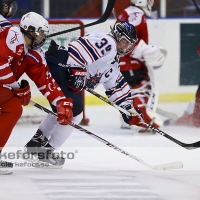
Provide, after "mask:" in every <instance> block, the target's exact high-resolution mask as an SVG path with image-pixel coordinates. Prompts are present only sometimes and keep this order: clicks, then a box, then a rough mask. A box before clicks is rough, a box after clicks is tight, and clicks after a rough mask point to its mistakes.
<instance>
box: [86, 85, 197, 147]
mask: <svg viewBox="0 0 200 200" xmlns="http://www.w3.org/2000/svg"><path fill="white" fill-rule="evenodd" d="M84 89H85V90H86V91H88V92H89V93H91V94H93V95H95V96H96V97H98V98H99V99H101V100H103V101H105V102H106V103H108V104H110V105H111V106H113V107H115V108H116V109H118V110H120V111H121V112H123V113H125V114H126V115H129V116H130V115H131V113H130V112H128V111H127V110H125V109H123V108H122V107H120V106H118V105H116V104H115V103H113V102H111V101H110V100H109V99H107V98H105V97H103V96H101V95H100V94H98V93H97V92H95V91H93V90H92V89H90V88H88V87H86V86H85V87H84ZM144 124H145V125H146V126H147V127H149V128H150V129H152V130H154V131H156V132H157V133H159V134H160V135H162V136H164V137H166V138H167V139H169V140H171V141H172V142H175V143H176V144H178V145H180V146H182V147H183V148H185V149H188V150H191V149H196V148H199V147H200V141H198V142H194V143H191V144H186V143H183V142H181V141H179V140H177V139H175V138H173V137H171V136H170V135H168V134H166V133H165V132H163V131H161V130H160V129H158V128H155V127H154V126H152V125H150V124H148V123H146V122H144Z"/></svg>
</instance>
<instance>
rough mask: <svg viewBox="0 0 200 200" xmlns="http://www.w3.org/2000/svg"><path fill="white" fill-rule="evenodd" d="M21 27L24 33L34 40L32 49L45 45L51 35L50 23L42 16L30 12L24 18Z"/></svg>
mask: <svg viewBox="0 0 200 200" xmlns="http://www.w3.org/2000/svg"><path fill="white" fill-rule="evenodd" d="M20 27H21V29H22V30H23V33H24V34H25V35H27V36H28V37H29V38H30V39H32V45H31V48H32V49H37V48H40V47H42V46H43V45H44V43H45V41H46V37H47V35H48V34H49V23H48V21H47V20H46V19H44V18H43V17H42V16H41V15H39V14H37V13H35V12H30V13H27V14H25V15H24V16H22V19H21V21H20Z"/></svg>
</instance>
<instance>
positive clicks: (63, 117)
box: [56, 98, 73, 125]
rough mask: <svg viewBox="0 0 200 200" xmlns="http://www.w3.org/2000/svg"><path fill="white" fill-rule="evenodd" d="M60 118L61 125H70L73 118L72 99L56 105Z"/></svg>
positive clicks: (61, 101)
mask: <svg viewBox="0 0 200 200" xmlns="http://www.w3.org/2000/svg"><path fill="white" fill-rule="evenodd" d="M56 108H57V114H58V118H57V121H58V123H59V124H61V125H68V124H69V123H70V122H71V121H72V118H73V112H72V108H73V103H72V99H71V98H65V99H60V100H58V101H57V103H56Z"/></svg>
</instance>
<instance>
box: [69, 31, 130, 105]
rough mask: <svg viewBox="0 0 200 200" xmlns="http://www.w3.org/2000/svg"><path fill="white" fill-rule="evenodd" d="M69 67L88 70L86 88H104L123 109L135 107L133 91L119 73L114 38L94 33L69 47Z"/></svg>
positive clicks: (109, 96) (111, 98)
mask: <svg viewBox="0 0 200 200" xmlns="http://www.w3.org/2000/svg"><path fill="white" fill-rule="evenodd" d="M68 52H69V58H68V61H67V65H68V66H69V67H77V66H79V67H80V66H85V68H86V70H87V75H86V85H87V87H89V88H92V89H94V88H95V87H97V85H98V84H100V83H101V84H103V86H104V88H105V90H106V95H107V96H108V98H109V99H110V100H111V101H113V102H115V103H116V104H117V105H120V106H127V105H129V106H130V105H132V99H131V93H130V88H129V86H128V84H127V82H126V81H125V79H124V77H123V76H122V74H121V72H120V69H119V56H118V55H117V48H116V42H115V40H114V38H113V36H112V35H109V34H106V33H101V32H97V31H95V32H93V33H92V34H90V35H87V36H85V37H81V38H79V39H78V40H76V41H74V42H72V43H70V44H69V45H68Z"/></svg>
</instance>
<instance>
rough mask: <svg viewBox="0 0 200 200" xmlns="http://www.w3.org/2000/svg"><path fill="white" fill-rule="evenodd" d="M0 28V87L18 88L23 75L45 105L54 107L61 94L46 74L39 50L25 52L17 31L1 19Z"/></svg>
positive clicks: (62, 95)
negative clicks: (39, 93) (38, 91)
mask: <svg viewBox="0 0 200 200" xmlns="http://www.w3.org/2000/svg"><path fill="white" fill-rule="evenodd" d="M0 25H1V28H0V52H1V53H0V87H8V88H13V89H15V88H19V85H18V83H17V81H18V79H19V78H20V77H21V76H22V74H23V73H26V74H27V75H28V76H29V77H30V79H31V80H33V82H35V84H36V86H37V87H38V89H39V90H40V92H41V93H42V94H43V95H44V96H45V97H46V98H47V99H48V101H49V102H51V103H52V104H53V105H56V102H57V100H58V99H60V98H63V97H64V94H63V92H62V91H61V89H60V88H59V86H58V85H57V83H56V82H55V80H54V79H53V78H52V76H51V74H50V72H49V69H48V66H47V63H46V60H45V56H44V52H43V51H42V49H41V48H39V49H37V50H31V49H28V48H27V47H26V46H25V45H24V36H23V35H22V33H21V31H20V29H19V28H18V27H14V26H11V24H10V22H9V21H7V20H6V19H5V18H3V17H2V16H0Z"/></svg>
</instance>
